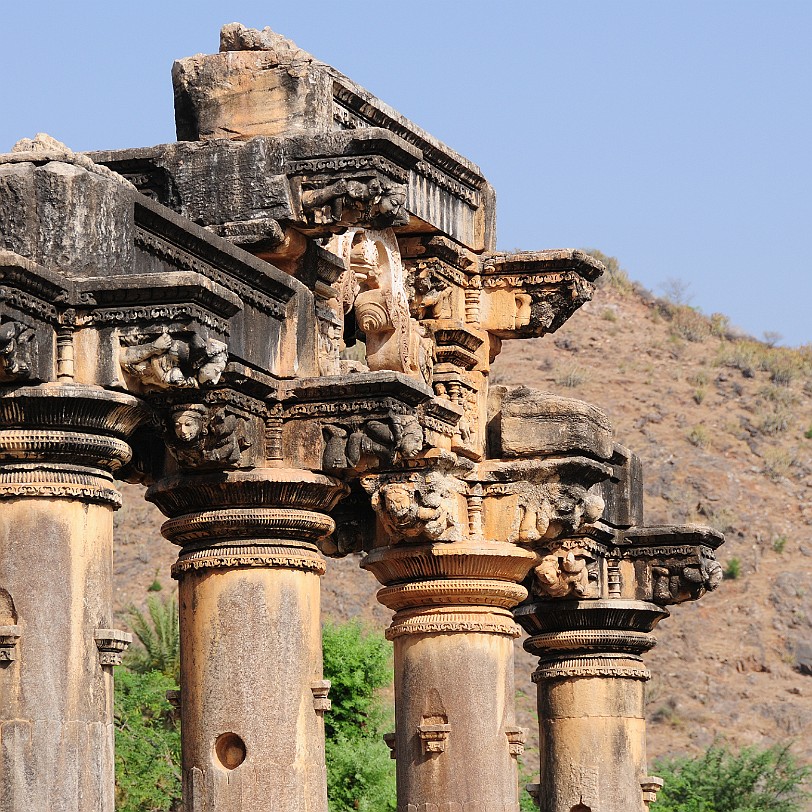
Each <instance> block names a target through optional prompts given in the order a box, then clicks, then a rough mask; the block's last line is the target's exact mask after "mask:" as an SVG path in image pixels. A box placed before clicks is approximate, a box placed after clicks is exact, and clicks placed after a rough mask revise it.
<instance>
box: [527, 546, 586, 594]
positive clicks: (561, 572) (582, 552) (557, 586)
mask: <svg viewBox="0 0 812 812" xmlns="http://www.w3.org/2000/svg"><path fill="white" fill-rule="evenodd" d="M599 566H600V565H599V561H598V560H597V558H596V556H595V554H594V553H593V552H591V551H589V550H587V549H585V548H584V547H581V546H572V545H562V547H561V548H560V549H558V550H557V551H556V552H554V553H551V554H549V555H545V556H544V557H543V558H542V559H541V561H540V562H539V564H538V566H536V567H535V568H534V570H533V572H534V575H535V578H534V581H533V592H534V593H535V594H536V595H538V596H539V597H541V598H575V599H579V600H580V599H583V598H599V597H600V591H599Z"/></svg>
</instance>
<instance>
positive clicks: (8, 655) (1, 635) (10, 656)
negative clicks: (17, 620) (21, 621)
mask: <svg viewBox="0 0 812 812" xmlns="http://www.w3.org/2000/svg"><path fill="white" fill-rule="evenodd" d="M19 639H20V627H19V626H17V625H16V624H15V625H11V626H0V662H11V661H12V660H16V659H17V641H18V640H19Z"/></svg>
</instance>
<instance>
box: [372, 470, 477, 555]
mask: <svg viewBox="0 0 812 812" xmlns="http://www.w3.org/2000/svg"><path fill="white" fill-rule="evenodd" d="M361 485H362V486H363V487H364V489H365V490H366V491H367V493H369V494H370V495H371V496H372V500H371V502H372V507H373V508H374V509H375V512H376V513H377V514H378V517H379V518H380V521H381V524H382V525H383V528H384V530H385V532H386V533H387V536H388V539H389V542H390V543H397V542H398V541H404V540H408V541H426V540H428V541H460V540H461V539H462V538H463V526H464V525H463V522H462V521H460V518H459V516H464V517H465V524H467V513H468V511H467V504H466V499H465V491H466V488H465V485H464V484H463V483H462V482H460V481H459V480H457V479H455V478H454V477H451V476H448V475H446V474H443V473H441V472H439V471H430V472H428V473H425V472H418V471H413V472H411V473H399V474H389V475H386V474H384V475H378V476H375V475H373V476H368V477H363V478H362V480H361Z"/></svg>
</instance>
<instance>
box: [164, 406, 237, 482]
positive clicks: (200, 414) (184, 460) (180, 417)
mask: <svg viewBox="0 0 812 812" xmlns="http://www.w3.org/2000/svg"><path fill="white" fill-rule="evenodd" d="M169 422H170V429H169V438H170V439H168V440H167V446H168V447H169V450H170V452H171V453H172V456H173V457H174V458H175V459H176V460H177V462H178V465H179V466H180V467H181V468H188V469H200V468H202V469H207V468H208V469H211V468H215V469H216V468H231V467H236V466H237V465H238V464H239V462H240V458H241V456H242V453H243V451H244V450H245V449H246V448H248V447H249V446H250V445H251V443H250V440H249V439H248V437H247V432H246V420H245V419H244V418H241V417H238V416H237V415H235V414H229V413H228V412H227V409H226V407H224V406H206V405H204V404H200V403H192V404H189V403H184V404H180V405H177V406H175V407H174V408H173V409H172V411H171V412H170V415H169Z"/></svg>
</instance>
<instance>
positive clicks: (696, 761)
mask: <svg viewBox="0 0 812 812" xmlns="http://www.w3.org/2000/svg"><path fill="white" fill-rule="evenodd" d="M654 772H655V773H656V774H657V775H658V776H660V777H661V778H662V779H663V780H664V782H665V783H664V786H663V788H662V789H661V790H660V791H659V792H658V794H657V801H656V802H655V804H654V805H653V807H652V812H706V810H712V812H801V810H803V809H807V808H808V807H807V806H806V805H805V802H806V801H808V800H809V798H810V797H812V793H810V791H809V781H810V779H812V767H810V766H806V765H801V764H799V763H798V761H797V759H796V758H795V757H794V756H793V755H792V753H790V752H789V747H782V746H780V745H775V746H773V747H768V748H764V749H762V748H758V747H745V748H743V749H742V750H740V751H739V752H738V753H736V752H733V751H731V750H730V749H728V747H727V746H721V745H711V746H710V747H709V748H708V749H707V750H706V751H705V752H704V753H703V754H702V755H699V756H696V757H694V758H685V757H683V758H673V759H662V760H660V761H658V762H655V764H654Z"/></svg>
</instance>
